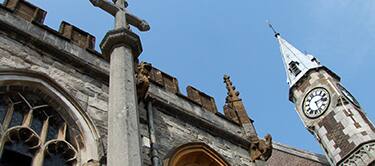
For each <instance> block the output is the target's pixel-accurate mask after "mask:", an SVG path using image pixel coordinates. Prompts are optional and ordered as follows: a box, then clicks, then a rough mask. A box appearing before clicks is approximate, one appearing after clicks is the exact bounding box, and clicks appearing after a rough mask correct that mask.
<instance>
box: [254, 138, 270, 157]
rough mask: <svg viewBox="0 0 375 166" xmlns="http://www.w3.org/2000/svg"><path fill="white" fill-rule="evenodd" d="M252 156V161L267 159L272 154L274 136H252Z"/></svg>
mask: <svg viewBox="0 0 375 166" xmlns="http://www.w3.org/2000/svg"><path fill="white" fill-rule="evenodd" d="M250 143H251V144H250V158H251V160H252V161H255V160H263V161H267V160H268V159H269V158H270V157H271V155H272V137H271V135H269V134H267V135H266V136H265V137H264V139H262V140H261V139H259V138H258V137H252V138H250Z"/></svg>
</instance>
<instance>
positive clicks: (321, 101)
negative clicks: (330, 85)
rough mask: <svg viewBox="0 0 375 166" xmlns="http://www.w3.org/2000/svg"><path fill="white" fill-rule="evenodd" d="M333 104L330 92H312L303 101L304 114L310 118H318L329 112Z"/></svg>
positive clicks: (319, 90) (318, 89)
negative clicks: (329, 107) (330, 105)
mask: <svg viewBox="0 0 375 166" xmlns="http://www.w3.org/2000/svg"><path fill="white" fill-rule="evenodd" d="M330 102H331V97H330V94H329V92H328V91H327V90H326V89H324V88H315V89H313V90H311V91H310V92H309V93H308V94H307V96H306V97H305V100H304V101H303V113H304V114H305V115H306V116H307V117H308V118H318V117H319V116H321V115H323V113H324V112H325V111H327V109H328V106H329V104H330Z"/></svg>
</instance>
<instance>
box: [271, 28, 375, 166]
mask: <svg viewBox="0 0 375 166" xmlns="http://www.w3.org/2000/svg"><path fill="white" fill-rule="evenodd" d="M271 28H272V26H271ZM275 37H276V39H277V41H278V43H279V44H280V51H281V55H282V58H283V61H284V66H285V70H286V74H287V79H288V84H289V88H290V89H289V99H290V101H291V102H293V103H294V104H295V107H296V111H297V113H298V115H299V116H300V118H301V120H302V122H303V123H304V125H305V127H306V128H307V130H308V131H309V132H310V133H311V134H313V135H314V136H315V137H316V139H317V140H318V142H319V143H320V145H321V147H322V148H323V149H324V151H325V153H326V156H327V158H328V159H329V161H330V162H331V164H332V165H345V166H346V165H348V166H349V165H350V166H351V165H361V166H362V165H373V164H375V128H374V126H373V124H372V122H370V120H369V119H368V118H367V117H366V114H365V112H364V111H363V110H362V108H361V106H360V104H359V103H358V101H357V100H356V99H355V98H354V97H353V96H352V95H351V94H350V93H349V91H347V90H346V89H345V88H344V86H343V85H342V84H341V83H340V77H339V76H337V75H336V74H335V73H333V72H332V71H331V70H330V69H328V68H327V67H325V66H323V65H321V64H320V62H319V61H318V60H317V59H316V58H315V57H313V56H312V55H310V54H305V53H302V52H301V51H299V50H298V49H297V48H295V47H293V46H292V45H291V44H290V43H288V42H287V41H286V40H285V39H283V38H282V37H281V35H280V34H279V33H276V32H275Z"/></svg>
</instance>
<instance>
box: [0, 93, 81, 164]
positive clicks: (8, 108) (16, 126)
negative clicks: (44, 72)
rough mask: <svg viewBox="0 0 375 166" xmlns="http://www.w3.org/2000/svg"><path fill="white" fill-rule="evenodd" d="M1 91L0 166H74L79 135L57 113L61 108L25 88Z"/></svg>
mask: <svg viewBox="0 0 375 166" xmlns="http://www.w3.org/2000/svg"><path fill="white" fill-rule="evenodd" d="M0 89H2V90H1V91H0V124H1V132H0V136H1V144H0V152H1V153H0V155H1V157H0V165H4V166H8V165H14V164H15V163H17V164H16V165H19V166H22V165H33V166H34V165H35V166H52V165H53V166H59V165H62V166H63V165H64V166H65V165H75V164H77V153H78V151H77V149H79V148H80V147H79V146H80V145H79V143H78V142H79V141H77V139H76V138H77V137H79V134H80V133H77V131H76V130H72V129H74V128H75V127H76V126H69V125H71V124H68V123H67V121H66V120H64V118H63V117H62V116H61V115H60V114H59V113H58V111H57V109H63V108H62V107H59V106H58V104H56V103H55V102H54V101H53V99H51V98H49V97H48V96H47V95H44V94H42V93H41V92H40V91H38V90H32V89H30V88H28V87H22V86H7V87H5V88H4V87H2V88H0ZM60 111H61V110H60ZM60 111H59V112H60Z"/></svg>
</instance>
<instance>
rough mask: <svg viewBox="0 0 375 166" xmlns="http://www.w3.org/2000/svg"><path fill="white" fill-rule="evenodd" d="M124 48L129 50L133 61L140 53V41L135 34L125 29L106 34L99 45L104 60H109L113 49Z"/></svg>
mask: <svg viewBox="0 0 375 166" xmlns="http://www.w3.org/2000/svg"><path fill="white" fill-rule="evenodd" d="M119 46H125V47H129V48H131V50H132V52H133V56H134V59H137V58H138V56H139V55H140V54H141V53H142V51H143V49H142V44H141V39H140V38H139V36H138V35H137V34H135V33H134V32H132V31H130V30H129V29H126V28H121V29H116V30H112V31H109V32H107V34H106V35H105V36H104V39H103V40H102V42H101V43H100V48H101V49H102V54H103V56H104V58H105V59H106V60H108V61H109V60H110V56H111V52H112V50H113V49H114V48H115V47H119Z"/></svg>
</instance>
